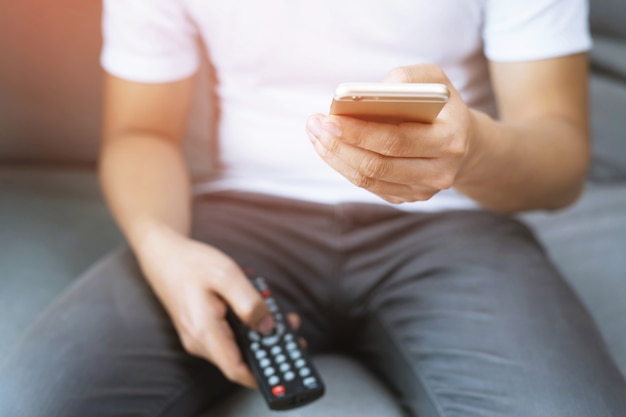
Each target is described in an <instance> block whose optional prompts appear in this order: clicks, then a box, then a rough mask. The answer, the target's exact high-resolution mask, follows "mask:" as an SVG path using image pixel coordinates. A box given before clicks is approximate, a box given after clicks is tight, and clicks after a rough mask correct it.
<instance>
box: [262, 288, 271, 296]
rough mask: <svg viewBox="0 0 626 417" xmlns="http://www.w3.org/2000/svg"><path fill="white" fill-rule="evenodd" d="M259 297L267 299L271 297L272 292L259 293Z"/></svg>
mask: <svg viewBox="0 0 626 417" xmlns="http://www.w3.org/2000/svg"><path fill="white" fill-rule="evenodd" d="M261 295H262V296H263V298H269V297H271V296H272V292H271V291H270V290H263V291H261Z"/></svg>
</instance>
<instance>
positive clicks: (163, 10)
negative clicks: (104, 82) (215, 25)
mask: <svg viewBox="0 0 626 417" xmlns="http://www.w3.org/2000/svg"><path fill="white" fill-rule="evenodd" d="M103 7H104V8H103V16H102V34H103V47H102V52H101V56H100V62H101V64H102V66H103V67H104V69H105V70H106V71H107V72H109V73H111V74H113V75H115V76H117V77H120V78H124V79H127V80H129V81H136V82H145V83H160V82H170V81H176V80H180V79H183V78H186V77H188V76H190V75H192V74H193V73H194V72H195V71H196V70H197V69H198V66H199V53H198V42H197V30H196V27H195V25H194V24H193V22H192V21H191V19H190V18H189V16H188V15H187V13H186V10H185V8H184V6H183V4H182V2H181V1H180V0H104V1H103Z"/></svg>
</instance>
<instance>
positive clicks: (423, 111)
mask: <svg viewBox="0 0 626 417" xmlns="http://www.w3.org/2000/svg"><path fill="white" fill-rule="evenodd" d="M449 98H450V92H449V91H448V87H446V86H445V85H444V84H430V83H343V84H340V85H339V86H338V87H337V89H336V90H335V94H334V96H333V101H332V104H331V107H330V114H335V115H339V116H350V117H356V118H358V119H363V120H368V121H375V122H384V123H404V122H419V123H432V122H433V121H434V120H435V119H436V118H437V115H438V114H439V112H440V111H441V109H442V108H443V106H444V105H445V104H446V103H447V102H448V99H449Z"/></svg>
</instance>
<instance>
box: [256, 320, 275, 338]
mask: <svg viewBox="0 0 626 417" xmlns="http://www.w3.org/2000/svg"><path fill="white" fill-rule="evenodd" d="M273 329H274V319H273V318H272V316H265V318H264V319H263V320H261V322H260V323H259V324H258V325H257V326H256V330H257V331H258V332H259V333H261V334H267V333H270V332H271V331H272V330H273Z"/></svg>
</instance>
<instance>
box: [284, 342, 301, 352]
mask: <svg viewBox="0 0 626 417" xmlns="http://www.w3.org/2000/svg"><path fill="white" fill-rule="evenodd" d="M285 347H286V348H287V350H296V349H298V345H296V343H295V342H289V343H287V346H285Z"/></svg>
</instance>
